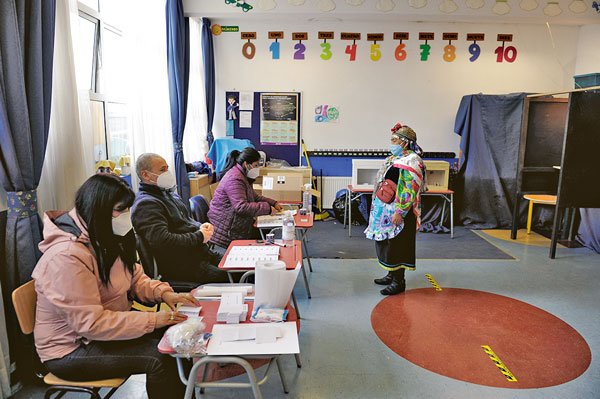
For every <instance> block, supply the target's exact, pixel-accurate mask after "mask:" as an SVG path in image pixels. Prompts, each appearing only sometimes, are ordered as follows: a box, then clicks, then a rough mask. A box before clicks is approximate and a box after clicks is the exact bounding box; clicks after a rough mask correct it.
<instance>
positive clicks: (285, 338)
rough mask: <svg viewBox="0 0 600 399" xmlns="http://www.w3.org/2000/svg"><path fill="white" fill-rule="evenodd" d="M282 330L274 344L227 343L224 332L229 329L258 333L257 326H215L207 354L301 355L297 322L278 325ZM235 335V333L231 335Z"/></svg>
mask: <svg viewBox="0 0 600 399" xmlns="http://www.w3.org/2000/svg"><path fill="white" fill-rule="evenodd" d="M277 326H278V327H279V328H280V331H281V337H279V338H277V340H276V341H275V342H273V343H270V344H269V343H264V344H257V343H256V341H255V340H244V341H232V342H226V341H225V340H224V339H223V331H224V330H226V329H228V328H232V327H234V328H236V329H238V330H239V332H238V334H242V335H243V334H244V333H243V332H241V331H242V330H244V329H249V330H251V331H256V327H257V326H256V325H255V324H250V323H246V324H240V325H238V326H228V325H224V324H215V325H214V326H213V330H212V334H213V336H212V338H211V339H210V341H209V343H208V348H207V352H208V353H207V354H208V355H209V356H226V355H285V354H292V353H300V346H299V344H298V331H297V330H296V322H293V321H289V322H286V323H277ZM230 334H235V333H230Z"/></svg>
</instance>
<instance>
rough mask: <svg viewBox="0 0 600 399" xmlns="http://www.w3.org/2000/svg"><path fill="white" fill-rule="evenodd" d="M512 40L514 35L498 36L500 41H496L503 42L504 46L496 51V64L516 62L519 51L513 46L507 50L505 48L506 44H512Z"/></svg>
mask: <svg viewBox="0 0 600 399" xmlns="http://www.w3.org/2000/svg"><path fill="white" fill-rule="evenodd" d="M512 39H513V35H506V34H499V35H498V39H496V40H498V41H499V42H502V46H499V47H497V48H496V51H494V52H495V53H496V62H502V61H506V62H510V63H512V62H515V60H516V59H517V49H516V48H514V47H513V46H508V47H506V48H505V47H504V42H512Z"/></svg>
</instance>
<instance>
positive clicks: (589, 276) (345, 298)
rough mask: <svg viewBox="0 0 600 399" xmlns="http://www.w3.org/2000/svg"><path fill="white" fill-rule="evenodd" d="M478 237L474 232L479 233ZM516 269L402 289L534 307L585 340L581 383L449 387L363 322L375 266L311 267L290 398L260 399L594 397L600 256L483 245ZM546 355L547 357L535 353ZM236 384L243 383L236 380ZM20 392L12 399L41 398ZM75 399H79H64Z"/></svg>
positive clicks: (442, 267)
mask: <svg viewBox="0 0 600 399" xmlns="http://www.w3.org/2000/svg"><path fill="white" fill-rule="evenodd" d="M478 234H481V233H478ZM489 240H490V241H491V242H492V243H495V244H496V245H498V246H499V247H500V248H502V249H503V250H505V251H507V252H508V253H510V254H511V255H513V256H514V257H515V258H516V259H515V260H468V261H465V260H461V261H456V260H422V261H419V262H418V266H417V267H418V270H417V271H415V272H411V273H407V280H408V288H409V289H410V288H423V287H430V285H429V282H428V281H427V280H426V279H425V277H424V274H425V273H430V274H432V275H433V277H434V278H435V279H436V281H437V282H438V283H439V284H440V285H441V286H443V287H459V288H470V289H476V290H482V291H488V292H492V293H496V294H501V295H506V296H509V297H512V298H516V299H519V300H521V301H525V302H528V303H530V304H532V305H535V306H537V307H540V308H542V309H544V310H546V311H548V312H550V313H553V314H554V315H556V316H557V317H559V318H561V319H562V320H564V321H565V322H567V323H569V324H570V325H571V326H573V327H574V328H575V329H576V330H577V331H578V332H579V333H580V334H581V335H582V336H583V337H584V338H585V339H586V341H587V343H588V345H589V346H590V348H591V351H592V363H591V365H590V367H589V368H588V370H587V371H586V372H585V373H584V374H583V375H581V376H580V377H579V378H577V379H575V380H573V381H571V382H568V383H566V384H563V385H559V386H555V387H550V388H543V389H527V390H513V389H501V388H490V387H486V386H480V385H475V384H471V383H466V382H462V381H457V380H453V379H450V378H447V377H444V376H440V375H438V374H435V373H432V372H430V371H428V370H425V369H422V368H420V367H419V366H416V365H414V364H412V363H410V362H408V361H407V360H405V359H403V358H401V357H399V356H397V355H396V354H395V353H394V352H392V351H391V350H390V349H388V348H387V347H386V346H385V345H384V344H382V343H381V342H380V341H379V339H378V338H377V336H376V335H375V334H374V332H373V330H372V328H371V323H370V315H371V310H372V309H373V307H374V306H375V305H376V304H377V303H378V302H379V301H380V300H381V299H382V297H381V296H380V294H379V293H378V288H377V287H376V286H375V285H374V284H373V283H372V278H373V277H376V276H378V275H380V274H381V272H380V270H379V269H378V266H377V265H376V262H375V260H373V259H371V260H341V259H315V260H314V261H313V267H314V273H312V274H311V275H310V283H311V290H312V294H313V298H312V300H307V299H306V296H305V295H304V290H303V286H302V284H301V282H299V283H298V285H297V296H298V299H299V306H300V310H301V312H302V316H303V320H302V329H301V334H300V341H301V351H302V360H303V362H304V366H303V367H302V369H297V368H296V366H295V363H294V359H293V357H291V356H290V357H289V358H287V359H285V361H284V363H285V371H286V373H287V375H288V379H289V385H290V388H291V392H290V393H289V394H288V395H285V394H284V393H283V391H282V389H281V385H280V384H279V380H278V378H277V375H276V374H274V373H273V374H272V375H271V378H270V379H269V381H268V382H267V383H266V384H265V385H264V386H263V388H262V392H263V395H264V397H265V398H290V399H293V398H303V399H309V398H310V399H317V398H319V399H320V398H457V399H458V398H461V399H469V398H473V399H480V398H488V399H489V398H501V399H509V398H510V399H522V398H539V399H542V398H544V399H546V398H577V399H597V398H600V359H599V358H598V356H597V354H598V353H599V351H600V319H599V318H598V314H599V306H600V289H599V287H600V255H598V254H595V253H593V252H591V251H589V250H587V249H585V248H577V249H563V248H560V249H558V253H557V259H556V260H549V259H548V257H547V256H548V250H547V248H541V247H525V246H522V245H520V244H515V243H509V242H504V241H500V240H496V239H492V238H490V239H489ZM540 350H546V351H548V353H549V356H550V355H551V352H552V348H541V349H540ZM237 379H241V378H240V377H238V378H237ZM39 397H42V396H41V391H40V390H37V391H36V390H33V389H32V388H29V389H25V390H23V391H22V392H21V393H20V394H18V395H17V396H16V398H18V399H24V398H39ZM69 397H73V398H75V397H78V396H67V398H69ZM145 397H146V396H145V394H144V390H143V376H135V378H134V379H132V380H131V381H129V382H127V384H126V386H124V387H123V388H122V389H120V390H119V392H118V393H117V394H116V395H115V396H114V398H119V399H121V398H131V399H138V398H139V399H141V398H145ZM202 397H205V398H249V397H251V393H250V391H249V390H214V389H213V390H208V391H207V392H206V393H205V395H203V396H202Z"/></svg>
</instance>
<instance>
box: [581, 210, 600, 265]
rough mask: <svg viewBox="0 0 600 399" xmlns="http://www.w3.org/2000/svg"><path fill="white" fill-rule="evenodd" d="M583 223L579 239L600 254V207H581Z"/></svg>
mask: <svg viewBox="0 0 600 399" xmlns="http://www.w3.org/2000/svg"><path fill="white" fill-rule="evenodd" d="M579 213H580V215H581V223H580V224H579V230H578V232H577V241H579V242H580V243H581V244H583V245H584V246H586V247H588V248H589V249H591V250H592V251H595V252H597V253H599V254H600V209H592V208H584V209H580V210H579Z"/></svg>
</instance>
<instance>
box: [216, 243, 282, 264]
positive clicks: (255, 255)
mask: <svg viewBox="0 0 600 399" xmlns="http://www.w3.org/2000/svg"><path fill="white" fill-rule="evenodd" d="M277 259H279V246H277V245H272V246H271V245H253V246H246V245H236V246H234V247H233V248H231V251H229V254H228V255H227V259H225V264H224V265H223V267H224V268H225V269H235V268H245V269H246V268H247V269H254V266H255V265H256V262H257V261H276V260H277Z"/></svg>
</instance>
